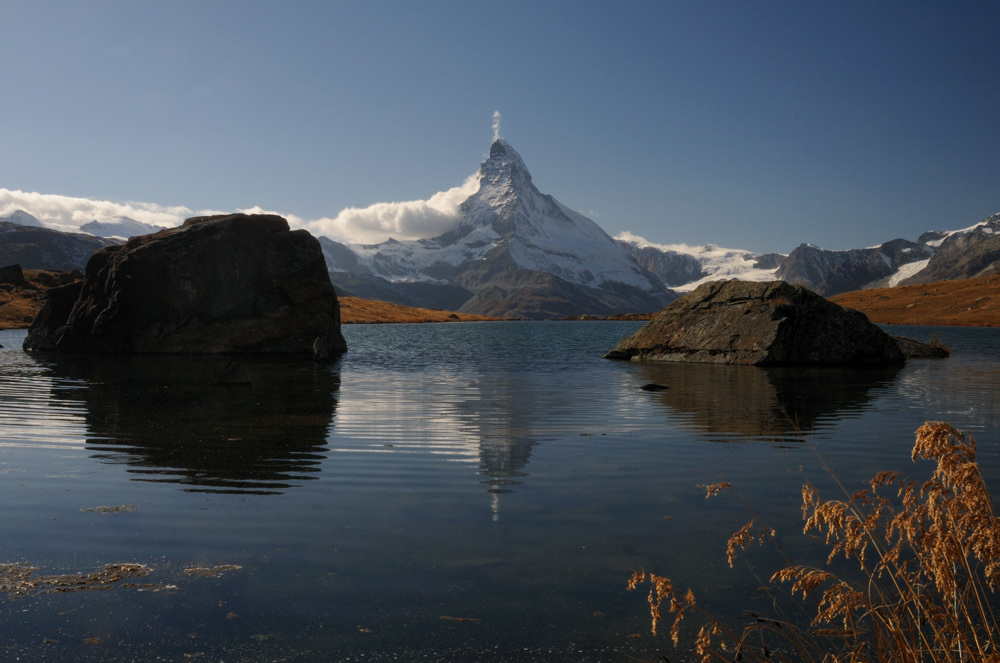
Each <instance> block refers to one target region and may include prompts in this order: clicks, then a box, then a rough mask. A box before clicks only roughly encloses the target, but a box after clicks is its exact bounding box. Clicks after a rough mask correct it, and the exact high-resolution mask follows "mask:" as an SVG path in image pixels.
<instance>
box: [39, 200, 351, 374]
mask: <svg viewBox="0 0 1000 663" xmlns="http://www.w3.org/2000/svg"><path fill="white" fill-rule="evenodd" d="M24 349H25V350H59V351H64V352H83V353H100V354H133V353H168V354H214V353H282V354H283V353H288V354H309V355H313V356H315V357H317V358H328V357H334V356H337V355H339V354H340V353H342V352H344V351H345V350H346V349H347V346H346V343H345V342H344V337H343V336H342V335H341V331H340V304H339V301H338V300H337V295H336V292H335V291H334V289H333V285H332V284H331V283H330V277H329V274H328V272H327V270H326V263H325V261H324V259H323V253H322V250H321V248H320V245H319V242H318V241H317V240H316V238H315V237H313V236H312V235H310V234H309V233H308V232H306V231H305V230H295V231H292V230H290V229H289V226H288V222H287V221H286V220H285V219H283V218H281V217H280V216H276V215H272V214H227V215H219V216H206V217H195V218H191V219H188V220H187V221H185V222H184V225H182V226H180V227H178V228H170V229H167V230H162V231H160V232H157V233H153V234H149V235H142V236H139V237H133V238H132V239H130V240H129V241H128V242H127V243H125V244H123V245H120V246H110V247H106V248H103V249H100V250H98V251H96V252H95V253H94V254H93V256H91V258H90V261H89V262H88V263H87V270H86V274H85V275H84V279H83V281H82V282H77V283H74V284H71V285H66V286H63V287H61V288H55V289H53V290H52V291H50V298H49V302H48V303H47V304H46V305H45V306H44V307H43V310H42V311H41V312H40V313H39V315H38V317H37V318H36V320H35V322H34V323H33V324H32V326H31V329H30V330H29V331H28V336H27V338H26V339H25V341H24Z"/></svg>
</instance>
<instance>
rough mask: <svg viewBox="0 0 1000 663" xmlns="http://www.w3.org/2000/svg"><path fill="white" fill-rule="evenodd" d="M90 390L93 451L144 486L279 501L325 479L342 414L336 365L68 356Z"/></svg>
mask: <svg viewBox="0 0 1000 663" xmlns="http://www.w3.org/2000/svg"><path fill="white" fill-rule="evenodd" d="M53 370H54V371H56V372H59V373H64V374H66V375H68V376H71V377H74V378H78V379H82V380H85V381H87V382H88V386H87V388H86V389H67V390H65V391H62V392H61V393H59V394H58V396H59V397H60V398H65V399H73V400H83V401H85V403H86V410H87V415H86V419H87V429H88V437H89V439H88V444H87V447H88V449H90V450H92V451H95V452H97V453H96V454H95V457H97V458H101V459H103V460H105V461H107V462H114V463H126V464H128V465H129V466H130V470H129V472H131V473H134V474H136V475H138V476H137V477H136V480H139V481H162V482H172V483H179V484H183V485H184V486H185V490H193V491H210V492H239V493H278V492H282V491H283V489H285V488H288V487H291V486H294V485H295V482H298V481H305V480H309V479H313V478H315V477H314V476H313V475H315V473H316V472H319V470H320V468H319V465H320V463H321V462H322V460H323V458H324V457H325V452H326V444H327V434H328V431H329V428H330V425H331V424H332V422H333V417H334V411H335V409H336V405H337V399H336V394H337V391H338V389H339V387H340V375H339V372H338V369H337V367H336V365H330V364H322V363H316V362H312V361H306V360H303V361H289V360H288V359H287V358H285V359H269V358H262V357H251V358H243V357H241V358H239V360H238V361H234V360H233V359H232V358H221V357H219V358H215V357H198V358H194V357H161V356H145V357H102V358H100V359H96V358H87V357H65V358H63V357H60V358H59V360H58V362H57V363H55V364H54V366H53Z"/></svg>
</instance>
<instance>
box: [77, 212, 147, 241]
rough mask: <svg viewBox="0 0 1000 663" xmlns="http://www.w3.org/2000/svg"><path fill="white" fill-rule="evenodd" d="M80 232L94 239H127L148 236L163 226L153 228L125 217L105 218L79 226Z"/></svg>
mask: <svg viewBox="0 0 1000 663" xmlns="http://www.w3.org/2000/svg"><path fill="white" fill-rule="evenodd" d="M80 230H82V231H83V232H85V233H90V234H91V235H94V236H95V237H108V238H116V239H128V238H129V237H134V236H136V235H148V234H149V233H155V232H157V231H160V230H163V226H154V225H151V224H148V223H143V222H142V221H136V220H135V219H132V218H129V217H127V216H121V215H116V216H106V217H104V218H101V219H94V220H93V221H90V222H89V223H85V224H83V225H82V226H80Z"/></svg>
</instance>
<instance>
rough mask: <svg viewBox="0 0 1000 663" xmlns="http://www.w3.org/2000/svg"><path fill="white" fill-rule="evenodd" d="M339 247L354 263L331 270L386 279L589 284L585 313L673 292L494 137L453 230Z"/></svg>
mask: <svg viewBox="0 0 1000 663" xmlns="http://www.w3.org/2000/svg"><path fill="white" fill-rule="evenodd" d="M344 246H345V248H347V249H349V250H350V251H351V252H352V253H353V254H354V255H355V256H356V257H357V262H354V261H353V260H348V261H347V262H350V263H352V265H353V266H351V267H348V265H347V263H346V262H344V261H342V260H338V261H337V263H338V264H335V265H331V271H333V272H334V273H336V272H353V273H355V274H356V273H357V270H358V269H359V268H360V269H366V270H367V273H368V274H370V275H372V276H375V277H379V278H383V279H387V280H389V281H391V282H397V283H398V282H404V283H415V282H423V283H433V284H438V285H443V284H447V285H453V286H459V287H461V288H464V289H466V290H468V291H469V292H470V294H472V295H476V294H477V293H479V292H480V290H482V289H484V288H494V287H497V283H498V278H500V279H501V280H503V279H506V280H507V282H508V285H507V286H505V288H504V290H505V291H506V288H513V287H522V286H520V285H515V284H517V283H525V282H526V281H528V280H535V281H537V280H538V279H551V278H556V279H558V280H559V282H562V283H565V284H566V287H567V288H575V287H582V288H586V289H589V290H588V296H590V297H592V298H593V300H594V302H595V303H594V304H592V306H593V307H594V308H591V309H590V310H591V311H593V310H597V308H598V307H603V308H604V310H612V309H618V308H620V307H619V306H618V305H617V304H615V305H611V304H608V303H607V302H608V301H609V299H608V298H610V299H614V300H621V299H622V297H623V296H622V294H621V293H623V292H626V291H629V292H633V293H644V294H643V295H642V297H650V296H652V297H653V298H654V299H656V300H657V301H663V300H665V299H666V300H669V299H670V298H672V297H673V294H672V293H670V291H669V290H667V289H666V287H665V286H664V285H663V283H662V282H661V281H660V280H659V279H658V278H657V277H656V276H655V275H654V274H652V273H651V272H650V271H648V270H647V269H645V268H643V267H641V266H640V265H639V264H638V263H637V262H636V261H635V259H634V258H633V257H632V255H631V254H630V252H629V250H628V249H627V248H626V247H625V246H623V245H622V244H621V243H619V242H617V241H615V240H614V239H612V238H611V237H610V236H609V235H608V234H607V233H605V232H604V231H603V230H602V229H601V228H600V226H598V225H597V224H596V223H594V222H593V221H591V220H590V219H588V218H586V217H585V216H583V215H582V214H579V213H577V212H574V211H573V210H571V209H569V208H568V207H566V206H564V205H562V204H560V203H559V202H558V201H557V200H556V199H555V198H553V197H552V196H550V195H547V194H543V193H542V192H540V191H539V190H538V189H537V188H536V187H535V185H534V183H533V182H532V179H531V173H530V172H529V171H528V168H527V166H526V165H525V163H524V160H523V159H522V158H521V155H520V154H518V152H517V151H516V150H515V149H514V148H513V147H511V145H510V144H509V143H508V142H507V141H505V140H503V139H500V138H498V139H496V140H494V141H493V144H492V145H491V146H490V151H489V157H488V158H487V159H486V160H485V161H483V162H482V164H481V165H480V170H479V189H478V190H477V191H476V192H475V193H473V194H472V195H470V196H469V197H468V198H467V199H466V200H465V201H464V202H462V203H461V204H460V205H459V207H458V218H457V223H456V226H455V227H454V228H453V229H451V230H449V231H447V232H445V233H443V234H441V235H438V236H437V237H431V238H426V239H421V240H415V241H406V242H383V243H381V244H374V245H344ZM340 254H341V255H343V252H340ZM328 255H332V253H328ZM602 293H603V294H602ZM491 301H495V300H491ZM602 301H604V302H605V304H600V302H602ZM644 305H646V306H648V305H649V304H648V301H647V302H646V303H645V304H644ZM582 310H584V311H587V310H588V309H587V308H582Z"/></svg>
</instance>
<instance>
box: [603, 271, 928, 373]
mask: <svg viewBox="0 0 1000 663" xmlns="http://www.w3.org/2000/svg"><path fill="white" fill-rule="evenodd" d="M921 345H922V344H921ZM604 356H605V357H606V358H608V359H630V360H634V361H671V362H674V361H676V362H702V363H718V364H748V365H769V364H771V365H773V364H854V365H891V364H901V363H903V362H905V361H906V353H904V351H903V349H901V348H900V345H899V344H898V343H897V342H896V340H895V339H894V338H893V337H891V336H890V335H889V334H886V333H885V332H884V331H882V330H881V329H880V328H879V327H878V326H876V325H874V324H872V323H871V322H870V321H869V320H868V318H867V317H865V315H864V314H863V313H861V312H859V311H854V310H852V309H845V308H843V307H841V306H838V305H837V304H834V303H833V302H831V301H829V300H827V299H825V298H823V297H822V296H820V295H818V294H816V293H815V292H812V291H811V290H808V289H806V288H803V287H801V286H793V285H790V284H788V283H785V282H784V281H770V282H763V283H761V282H747V281H715V282H712V283H706V284H704V285H701V286H699V287H698V288H697V289H695V290H694V291H692V292H690V293H688V294H687V295H685V296H684V297H682V298H680V299H678V300H676V301H674V302H673V303H671V304H670V305H669V306H667V307H666V308H665V309H663V310H662V311H661V312H660V313H659V314H658V315H657V316H656V317H655V318H653V320H651V321H650V322H648V323H647V324H646V325H645V326H643V327H642V328H641V329H639V330H638V331H637V332H636V333H635V334H633V335H632V336H630V337H628V338H626V339H624V340H622V341H621V342H620V343H618V345H616V346H615V347H614V349H612V350H611V351H610V352H608V353H607V354H606V355H604Z"/></svg>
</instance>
